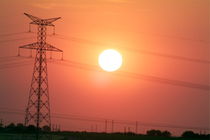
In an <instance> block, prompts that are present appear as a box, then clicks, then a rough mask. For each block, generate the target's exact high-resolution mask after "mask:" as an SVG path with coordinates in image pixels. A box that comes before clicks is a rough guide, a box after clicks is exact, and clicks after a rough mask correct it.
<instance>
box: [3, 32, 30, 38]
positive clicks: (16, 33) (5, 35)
mask: <svg viewBox="0 0 210 140" xmlns="http://www.w3.org/2000/svg"><path fill="white" fill-rule="evenodd" d="M24 33H27V32H15V33H8V34H0V37H7V36H15V35H19V34H24Z"/></svg>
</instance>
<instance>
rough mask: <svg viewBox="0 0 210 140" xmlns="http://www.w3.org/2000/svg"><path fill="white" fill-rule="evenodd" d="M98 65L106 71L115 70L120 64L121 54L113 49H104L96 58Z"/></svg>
mask: <svg viewBox="0 0 210 140" xmlns="http://www.w3.org/2000/svg"><path fill="white" fill-rule="evenodd" d="M98 63H99V65H100V67H101V68H102V69H103V70H105V71H108V72H112V71H116V70H117V69H119V68H120V67H121V65H122V55H121V54H120V53H119V52H118V51H116V50H113V49H108V50H104V51H103V52H102V53H101V54H100V55H99V58H98Z"/></svg>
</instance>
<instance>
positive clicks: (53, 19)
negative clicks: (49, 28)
mask: <svg viewBox="0 0 210 140" xmlns="http://www.w3.org/2000/svg"><path fill="white" fill-rule="evenodd" d="M60 18H61V17H57V18H48V19H44V20H45V21H46V23H48V24H50V23H52V22H54V21H56V20H58V19H60Z"/></svg>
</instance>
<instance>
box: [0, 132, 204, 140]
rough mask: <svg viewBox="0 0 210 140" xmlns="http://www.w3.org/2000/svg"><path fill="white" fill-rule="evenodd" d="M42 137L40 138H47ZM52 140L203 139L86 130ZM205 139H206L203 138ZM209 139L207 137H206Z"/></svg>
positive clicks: (17, 138) (2, 139)
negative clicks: (89, 131) (90, 131)
mask: <svg viewBox="0 0 210 140" xmlns="http://www.w3.org/2000/svg"><path fill="white" fill-rule="evenodd" d="M47 139H48V137H42V138H40V140H47ZM0 140H36V137H35V135H32V134H14V133H13V134H12V133H0ZM52 140H202V139H196V138H181V137H157V136H156V137H155V136H146V135H125V134H120V133H114V134H106V133H86V132H62V133H54V134H52ZM203 140H205V139H203ZM206 140H207V139H206Z"/></svg>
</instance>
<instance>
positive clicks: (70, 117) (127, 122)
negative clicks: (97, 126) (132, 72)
mask: <svg viewBox="0 0 210 140" xmlns="http://www.w3.org/2000/svg"><path fill="white" fill-rule="evenodd" d="M0 114H17V115H24V112H23V111H19V110H17V111H14V110H13V111H5V110H3V111H0ZM52 118H57V119H65V120H77V121H86V122H97V123H104V121H106V120H107V121H108V122H112V121H114V124H121V125H132V126H134V125H136V122H137V121H131V120H117V119H101V118H96V117H92V118H87V117H85V116H82V117H79V116H77V115H68V114H65V115H61V114H59V113H52ZM138 125H140V126H150V127H164V128H178V129H193V130H209V128H205V127H194V126H181V125H172V124H166V123H164V124H163V123H143V122H141V121H138Z"/></svg>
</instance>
